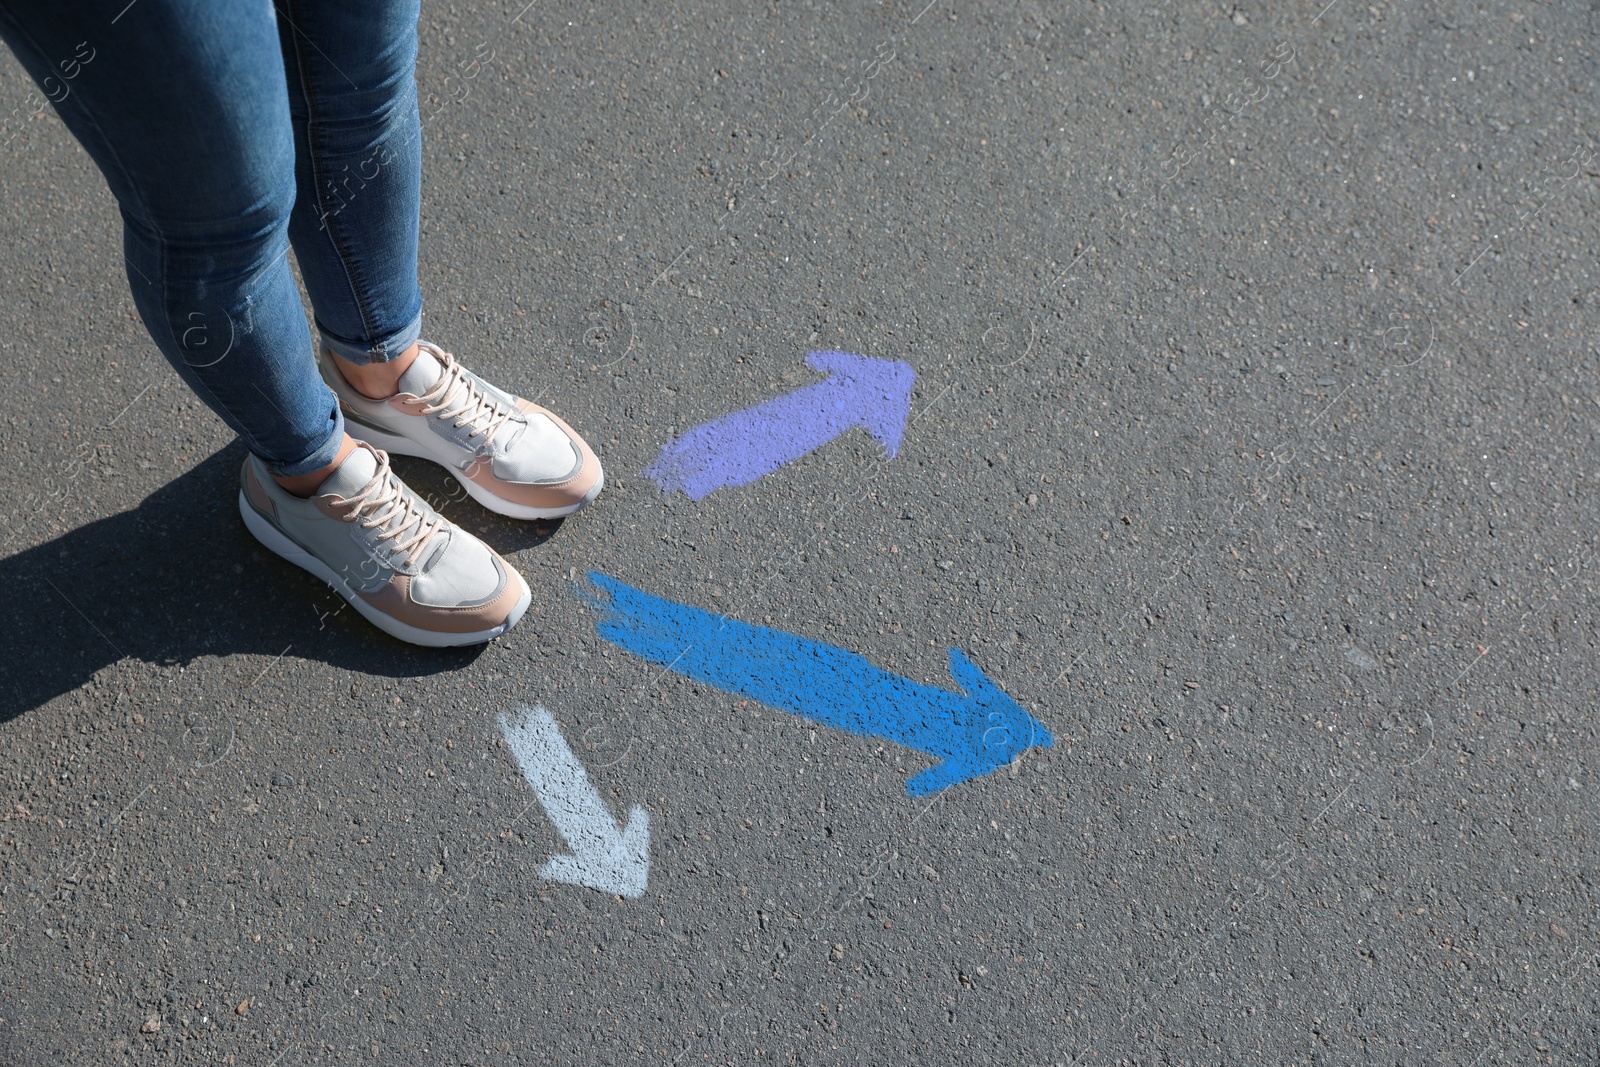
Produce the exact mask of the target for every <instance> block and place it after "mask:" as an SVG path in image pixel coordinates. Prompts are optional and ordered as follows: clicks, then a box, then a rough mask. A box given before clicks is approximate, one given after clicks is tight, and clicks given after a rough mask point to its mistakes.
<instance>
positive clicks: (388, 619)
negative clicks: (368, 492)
mask: <svg viewBox="0 0 1600 1067" xmlns="http://www.w3.org/2000/svg"><path fill="white" fill-rule="evenodd" d="M239 517H240V518H242V519H244V524H245V528H246V529H248V530H249V531H250V533H251V535H252V536H253V537H255V539H256V540H257V541H260V542H261V543H262V544H263V545H266V546H267V548H269V549H271V550H272V551H273V552H274V553H275V554H276V555H278V556H281V557H282V558H284V559H286V560H288V561H289V562H290V563H293V564H294V565H295V566H296V567H299V568H300V569H301V570H303V571H306V572H307V573H309V574H312V575H315V576H316V577H317V578H320V579H321V580H322V581H324V582H327V583H328V585H329V586H331V587H332V589H333V591H334V592H335V593H338V594H339V595H340V596H341V597H343V598H344V599H345V602H346V603H348V604H349V605H350V606H351V607H353V608H355V609H356V610H357V611H359V612H360V613H361V614H362V616H363V617H365V618H366V620H367V621H368V622H370V623H372V625H374V626H376V627H377V628H378V629H380V630H382V631H383V632H384V633H386V634H388V635H389V636H391V637H397V638H399V639H400V640H402V641H406V642H409V643H410V644H413V645H424V646H426V647H428V648H455V647H457V646H460V645H481V644H483V643H485V642H487V641H493V640H494V639H495V638H497V637H499V636H500V635H501V634H503V633H505V632H506V631H507V630H509V629H511V628H512V627H513V626H515V625H516V624H517V622H518V621H519V620H520V619H521V618H522V615H523V613H524V612H526V611H527V610H528V605H529V604H530V603H531V602H532V601H533V591H532V590H530V589H529V588H528V584H527V582H525V581H523V579H522V576H521V575H520V574H515V572H513V575H514V576H515V577H516V579H517V581H519V582H522V596H521V597H519V598H518V599H517V603H516V606H515V607H513V608H512V609H511V614H510V615H509V616H507V617H506V621H505V622H503V623H501V624H500V625H499V626H496V627H493V628H492V629H488V630H477V631H475V632H472V633H460V634H454V633H441V632H439V631H437V630H423V629H421V628H419V627H416V626H412V625H410V624H409V623H404V622H401V621H400V620H399V619H396V618H394V617H392V616H390V615H386V614H384V613H383V612H381V611H379V610H378V609H377V608H375V607H373V606H372V605H371V604H369V603H367V602H366V601H365V600H363V599H361V597H360V596H359V595H358V594H357V593H356V591H355V590H353V589H351V588H350V586H349V585H348V584H347V583H346V582H345V581H344V580H343V579H341V578H340V577H339V576H338V575H336V574H334V573H333V571H332V570H331V569H329V567H328V565H327V564H325V563H323V562H322V561H321V560H320V559H318V558H317V557H315V556H313V555H312V554H311V553H309V552H307V551H306V550H305V549H303V548H301V547H300V546H299V545H297V544H296V543H295V542H294V541H293V540H292V539H290V538H289V537H288V536H287V535H285V534H284V533H283V532H282V531H280V530H279V529H278V528H277V527H276V526H274V525H273V524H272V523H271V522H270V521H268V520H267V519H266V518H263V517H262V515H261V513H260V512H258V511H257V510H256V509H255V508H253V507H251V506H250V501H249V500H247V499H245V495H244V490H242V489H241V490H240V491H239Z"/></svg>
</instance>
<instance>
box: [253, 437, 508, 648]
mask: <svg viewBox="0 0 1600 1067" xmlns="http://www.w3.org/2000/svg"><path fill="white" fill-rule="evenodd" d="M243 481H244V484H243V486H242V487H241V488H240V490H239V514H240V515H241V516H243V518H244V524H245V526H247V527H248V528H249V530H250V532H251V533H252V534H254V535H255V537H256V540H258V541H260V542H261V543H262V544H264V545H266V546H267V547H268V548H270V549H271V550H272V551H274V552H276V553H277V554H278V555H280V556H282V557H283V558H284V559H286V560H288V561H289V562H290V563H293V564H294V565H295V566H297V567H301V568H304V569H305V570H307V571H310V572H311V573H312V574H314V575H316V576H317V577H318V578H321V579H322V580H323V581H325V582H327V583H328V584H329V585H331V586H332V587H333V589H334V592H336V593H338V594H339V595H340V596H342V597H344V598H345V600H347V601H349V602H350V606H351V607H353V608H355V609H356V610H357V611H359V612H360V613H361V614H362V615H364V616H366V617H367V619H368V620H369V621H371V622H372V623H373V624H374V625H376V626H377V627H378V628H379V629H381V630H383V631H385V632H386V633H389V634H392V635H393V636H395V637H398V638H399V639H400V640H402V641H409V642H411V643H412V644H416V645H428V646H431V647H434V648H442V647H447V646H452V645H476V644H482V643H483V642H485V641H492V640H494V639H495V638H496V637H499V636H500V635H501V634H503V633H505V632H506V631H507V630H509V629H511V627H513V626H515V625H516V623H517V620H518V619H520V618H522V614H523V612H525V611H527V610H528V603H529V601H530V600H532V594H531V593H530V592H529V590H528V585H527V583H526V582H524V581H523V580H522V575H520V574H518V573H517V572H516V570H515V569H514V568H513V567H512V566H511V564H509V563H507V562H506V561H505V560H503V559H501V558H500V556H499V555H498V554H497V553H496V552H495V551H494V550H493V549H492V548H490V547H489V546H488V545H485V544H484V543H483V542H482V541H479V540H478V539H477V538H476V537H473V536H472V535H471V534H469V533H467V532H466V531H465V530H463V529H461V528H460V527H458V526H456V525H455V524H454V523H452V522H450V521H449V520H448V519H446V518H444V517H443V516H442V515H440V514H439V513H438V512H436V511H434V510H433V509H432V508H430V507H429V506H428V505H427V504H426V503H424V502H423V500H422V499H421V498H420V497H418V496H417V495H416V494H415V493H413V492H412V491H411V490H410V488H408V487H407V486H406V484H405V483H404V482H402V481H401V480H400V479H399V478H398V477H397V476H396V475H395V473H394V471H392V470H391V469H390V468H389V457H388V456H386V455H384V454H383V453H382V452H380V451H377V450H376V449H374V448H372V446H370V445H365V444H362V445H358V447H357V448H356V449H355V451H353V452H351V453H350V455H349V456H348V457H346V458H345V461H344V462H343V463H341V464H340V465H339V466H338V467H337V468H336V469H335V470H334V472H333V473H332V474H330V475H328V477H327V479H326V480H324V481H323V483H322V485H321V486H320V487H319V488H318V489H317V493H316V495H314V496H312V497H310V498H303V497H298V496H295V495H293V494H292V493H289V492H286V491H285V490H284V489H283V488H282V487H281V486H279V485H278V483H277V482H275V481H274V480H273V479H272V476H271V475H270V474H268V473H267V469H266V467H265V466H264V465H263V464H262V463H261V461H260V460H259V459H257V458H256V457H255V456H250V457H248V458H246V460H245V462H244V471H243Z"/></svg>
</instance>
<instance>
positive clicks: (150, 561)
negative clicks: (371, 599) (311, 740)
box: [0, 442, 560, 724]
mask: <svg viewBox="0 0 1600 1067" xmlns="http://www.w3.org/2000/svg"><path fill="white" fill-rule="evenodd" d="M244 454H245V453H244V447H243V446H242V445H240V444H239V443H237V442H235V443H234V444H233V445H230V446H229V447H227V448H225V449H223V450H222V451H220V452H218V453H217V454H215V455H213V456H211V457H210V458H209V459H207V460H205V461H204V462H203V463H201V464H200V465H199V466H197V467H195V468H194V469H193V470H191V471H189V472H187V473H186V474H184V475H182V476H181V477H179V478H177V479H175V480H174V481H171V482H169V483H167V484H166V485H164V486H162V487H161V488H160V489H158V490H156V491H155V492H154V493H152V494H150V496H148V497H147V498H145V500H144V501H143V502H142V503H141V504H140V505H139V506H138V507H136V508H134V509H132V510H131V511H125V512H122V513H121V514H118V515H112V516H110V517H109V518H104V519H100V520H98V521H96V522H92V523H90V524H88V525H87V526H82V527H79V528H78V529H76V530H73V531H71V532H70V533H67V534H65V535H63V536H61V537H58V538H56V539H55V540H53V541H49V542H46V543H44V544H41V545H37V546H35V547H33V548H30V549H28V550H26V551H24V552H21V553H19V554H17V555H14V556H11V557H8V558H6V559H4V560H0V594H3V598H4V599H3V601H0V633H3V634H6V635H7V647H6V648H5V654H4V655H3V656H0V724H3V723H6V722H9V721H10V720H12V719H14V718H16V717H17V716H19V715H22V714H25V713H26V712H28V711H31V710H32V709H34V708H36V707H39V706H40V705H42V704H44V703H46V702H47V701H49V700H51V699H52V698H53V697H56V696H59V695H60V694H62V693H65V692H69V691H71V690H73V689H76V688H77V687H79V686H81V685H83V684H84V683H85V682H86V681H88V680H89V678H90V677H91V676H93V675H94V673H95V672H96V671H99V670H100V669H102V668H104V667H106V666H107V665H109V664H112V663H115V662H117V661H118V660H121V659H124V658H127V657H132V658H134V659H140V660H144V661H146V662H148V663H155V664H180V663H187V662H190V661H192V660H194V659H197V658H199V657H201V656H225V655H236V654H242V653H251V654H256V655H264V656H270V657H276V656H278V655H280V654H282V653H284V652H285V651H286V650H288V649H291V648H292V650H293V652H294V655H296V656H298V657H300V658H304V659H314V660H321V661H323V662H326V663H329V664H331V665H333V666H336V667H340V668H344V669H348V670H353V671H360V672H363V673H366V674H372V675H378V676H382V677H390V678H397V677H406V678H411V677H421V676H425V675H430V674H438V673H441V672H444V671H453V670H458V669H460V668H461V667H464V666H466V665H467V664H469V663H471V662H472V661H473V660H474V659H476V658H477V657H478V655H479V654H480V653H481V652H482V651H483V648H484V646H482V645H479V646H475V647H472V648H465V649H433V648H419V647H415V646H412V645H408V644H405V643H404V642H401V641H398V640H395V639H394V638H391V637H389V636H388V635H387V634H385V633H383V632H382V631H380V630H378V629H377V628H376V627H374V626H373V625H372V624H370V623H368V622H367V621H366V620H365V619H363V618H362V617H361V616H360V615H359V614H357V613H356V611H355V609H353V608H350V607H349V606H348V605H346V604H345V603H344V601H343V600H342V599H341V598H340V597H339V596H338V595H337V594H336V593H334V592H333V590H331V589H329V588H328V587H327V585H325V584H324V583H322V582H320V581H318V580H317V579H315V578H313V577H312V576H311V575H309V574H307V573H305V572H304V571H302V570H300V569H299V568H298V567H295V566H293V565H292V564H289V563H287V562H285V561H284V560H281V559H279V558H278V557H277V556H275V555H273V554H272V553H271V552H268V551H267V550H266V549H265V548H263V547H262V546H261V545H259V544H258V543H257V542H256V541H255V539H254V538H252V537H251V536H250V534H249V533H248V532H247V531H246V530H245V527H244V524H243V522H241V521H240V519H239V512H238V507H237V498H238V491H239V465H240V464H241V463H242V462H243V461H244ZM397 467H399V465H398V464H397ZM401 474H402V477H404V478H405V479H406V480H407V482H408V483H409V484H410V485H411V486H412V487H413V488H414V489H416V490H417V491H418V492H419V493H420V494H421V495H422V496H423V497H424V498H425V499H428V500H430V501H437V502H439V503H438V504H437V506H439V507H440V510H442V511H444V512H445V513H446V514H447V515H449V516H450V517H451V518H453V519H455V520H456V521H458V522H460V523H461V524H462V525H463V526H464V527H465V528H466V529H468V530H469V531H471V532H472V533H475V534H477V535H478V536H479V537H481V538H483V540H484V541H485V542H486V543H488V544H490V545H492V546H493V547H494V548H495V549H497V550H498V551H501V552H514V551H518V550H520V549H523V548H531V547H534V546H537V545H539V544H542V543H543V542H544V541H547V540H549V538H550V537H551V536H553V535H554V533H555V532H556V530H557V529H559V527H560V522H559V521H553V522H548V523H537V524H535V523H519V522H516V521H514V520H510V519H502V518H501V517H500V516H497V515H493V514H491V513H490V512H487V511H485V510H483V509H482V508H480V507H479V506H478V505H477V504H475V503H473V502H472V501H471V500H462V501H459V502H458V501H457V499H456V496H454V495H449V492H450V487H451V486H453V485H454V482H453V481H452V480H451V479H450V478H449V475H447V474H445V473H444V472H443V471H441V470H438V469H437V468H434V467H432V465H430V464H426V463H421V462H419V463H417V464H415V465H411V464H406V465H405V466H404V468H403V469H402V471H401Z"/></svg>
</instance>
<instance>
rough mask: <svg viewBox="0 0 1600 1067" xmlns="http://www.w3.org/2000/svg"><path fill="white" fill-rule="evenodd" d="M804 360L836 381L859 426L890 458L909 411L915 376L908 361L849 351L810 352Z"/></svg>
mask: <svg viewBox="0 0 1600 1067" xmlns="http://www.w3.org/2000/svg"><path fill="white" fill-rule="evenodd" d="M806 363H807V364H808V365H809V366H810V367H811V368H812V369H813V370H818V371H821V372H822V373H824V374H826V375H828V376H829V378H830V379H831V380H832V381H833V382H834V383H836V384H837V385H838V387H839V389H840V391H841V392H843V393H844V395H845V399H846V403H848V404H850V405H851V407H852V408H854V410H855V413H856V418H857V419H859V420H860V422H861V425H862V427H863V428H865V429H866V431H867V432H868V433H870V434H871V435H872V436H873V437H874V438H876V439H877V441H878V443H879V444H881V445H882V446H883V450H884V452H886V453H888V457H889V458H890V459H893V458H894V457H895V454H896V453H897V452H899V451H900V438H901V437H902V436H903V435H904V434H905V431H906V418H907V416H909V415H910V414H911V385H912V383H913V382H915V381H916V380H917V372H916V371H915V370H913V369H912V368H911V364H909V363H902V362H900V361H899V360H897V359H874V358H873V357H871V356H856V355H852V354H851V353H849V352H813V353H811V354H810V355H809V356H807V357H806Z"/></svg>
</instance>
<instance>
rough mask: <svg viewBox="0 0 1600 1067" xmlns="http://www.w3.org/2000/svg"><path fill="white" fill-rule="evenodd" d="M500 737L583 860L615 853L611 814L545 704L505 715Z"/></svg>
mask: <svg viewBox="0 0 1600 1067" xmlns="http://www.w3.org/2000/svg"><path fill="white" fill-rule="evenodd" d="M500 732H501V734H502V735H504V737H505V739H506V745H507V747H509V748H510V749H511V754H512V755H513V756H515V757H516V759H517V765H518V766H520V767H521V768H522V775H523V777H524V778H526V779H527V780H528V784H529V785H530V786H532V787H533V791H534V793H535V794H536V795H537V796H538V798H539V803H540V804H542V805H543V806H544V810H545V813H546V814H547V815H548V816H549V817H550V822H551V823H552V824H553V825H554V826H555V828H556V831H557V832H558V833H560V834H561V837H562V839H563V840H565V841H566V843H567V847H568V848H571V849H572V850H573V851H574V852H576V853H578V854H579V855H588V854H594V853H597V852H602V851H604V850H606V849H609V848H611V847H612V846H613V845H614V843H615V842H616V839H617V826H616V823H615V822H614V821H613V820H612V818H611V812H610V811H608V810H607V809H606V806H605V802H604V801H602V800H601V799H600V794H599V792H598V791H596V790H595V787H594V785H593V784H592V783H591V782H590V781H589V774H588V772H587V771H585V770H584V769H583V764H582V763H579V762H578V757H576V756H574V755H573V754H572V749H571V748H569V747H567V740H566V738H564V737H562V736H561V727H560V726H558V725H556V720H555V718H554V717H553V716H552V715H551V714H550V712H548V711H547V710H545V707H544V705H542V704H538V705H535V706H534V707H532V708H523V709H521V714H520V715H517V716H506V715H502V716H501V717H500Z"/></svg>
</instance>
